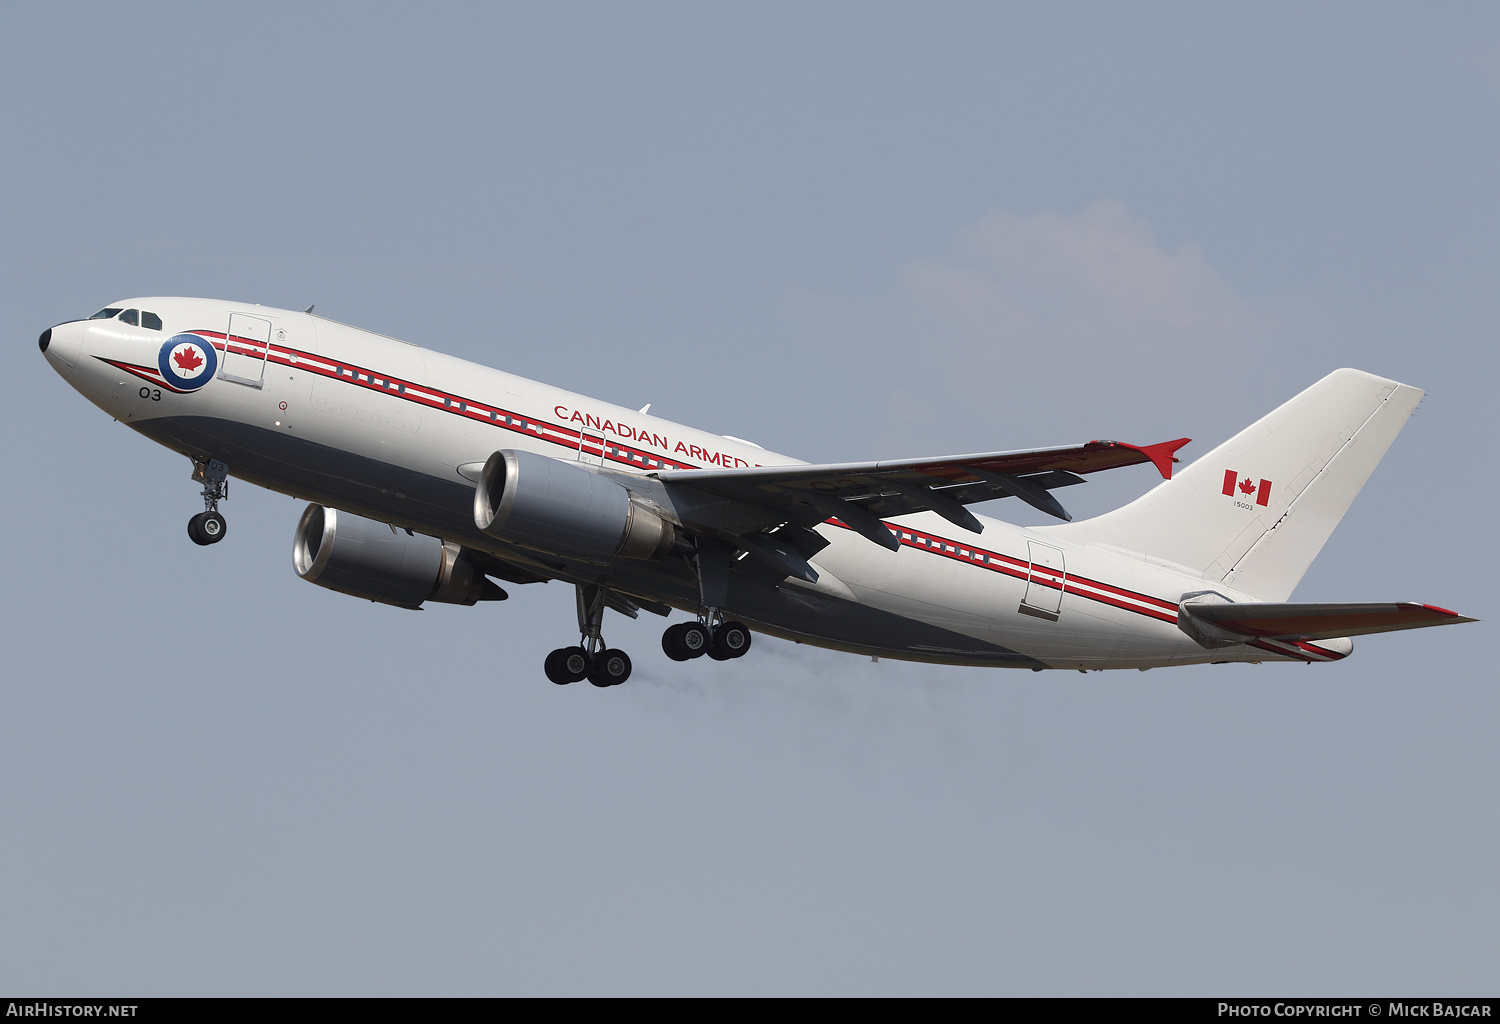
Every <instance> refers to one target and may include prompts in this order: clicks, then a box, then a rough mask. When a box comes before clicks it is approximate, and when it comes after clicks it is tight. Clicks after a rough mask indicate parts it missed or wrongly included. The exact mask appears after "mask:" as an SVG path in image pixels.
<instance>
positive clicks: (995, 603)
mask: <svg viewBox="0 0 1500 1024" xmlns="http://www.w3.org/2000/svg"><path fill="white" fill-rule="evenodd" d="M312 309H313V307H311V306H310V307H308V309H307V310H306V311H303V312H296V311H292V310H285V309H275V308H271V307H265V306H260V305H256V304H252V303H239V302H227V301H220V300H212V299H198V298H159V297H146V298H134V299H125V300H122V301H119V302H115V303H112V304H110V305H109V306H106V307H104V308H103V309H101V310H99V311H98V312H97V313H95V314H93V315H92V316H90V317H87V318H85V319H80V320H74V321H69V322H67V323H62V324H58V325H57V326H55V327H52V328H49V329H48V330H46V331H43V332H42V334H41V337H40V338H39V346H40V348H41V350H42V353H43V354H44V355H45V357H46V359H47V361H48V362H49V363H50V364H51V365H52V367H53V368H54V369H55V370H56V371H57V372H58V373H59V374H60V375H61V376H62V377H63V378H64V380H66V381H67V382H68V383H69V384H70V385H72V386H73V387H74V388H75V389H77V390H78V391H79V392H80V393H81V394H82V395H83V396H84V397H85V398H87V399H88V400H89V401H91V402H93V403H94V404H95V405H97V406H98V407H99V408H101V409H103V410H104V411H105V412H106V413H108V414H109V415H110V416H111V417H113V418H114V419H116V420H118V421H119V422H122V423H124V424H126V425H127V426H129V427H131V428H132V429H134V430H136V431H137V432H139V433H141V434H143V435H145V436H146V437H148V438H150V439H151V440H153V441H156V442H158V443H160V444H162V445H165V446H166V447H168V448H170V449H172V450H174V451H177V452H180V453H182V454H183V455H186V456H187V457H188V458H189V459H190V460H191V461H192V465H193V470H192V478H193V480H194V481H196V482H197V483H199V484H201V486H202V498H203V505H204V510H203V511H202V512H200V513H198V514H196V515H194V516H193V517H192V518H191V519H190V520H189V521H188V535H189V537H190V538H191V539H192V540H193V541H194V542H195V543H197V544H200V545H208V544H216V543H219V542H221V541H222V540H223V539H224V537H225V535H226V531H227V528H228V524H227V522H226V520H225V518H224V516H223V514H222V513H221V512H220V511H219V503H220V502H221V501H223V500H225V499H226V498H227V496H228V482H229V478H230V477H234V478H236V479H239V480H244V481H248V482H250V483H254V484H257V485H260V486H263V487H267V488H270V489H272V490H275V491H279V492H282V493H284V494H289V495H291V496H293V497H295V498H299V499H304V500H307V501H309V502H310V504H309V505H308V506H307V508H306V510H305V511H304V512H303V513H302V515H301V517H300V519H299V521H298V522H297V526H296V530H295V533H294V541H293V559H292V561H293V567H294V569H295V570H296V573H297V575H298V576H299V577H301V578H302V579H304V580H307V581H308V582H310V583H315V584H317V585H319V586H321V587H326V588H328V589H330V590H334V591H338V592H340V593H343V594H347V595H351V596H354V597H360V598H364V599H366V600H369V601H375V602H380V603H383V604H387V605H394V606H396V607H399V608H420V607H421V606H422V605H423V604H424V603H426V602H429V601H431V602H439V603H451V604H460V605H474V604H476V603H478V602H481V601H486V602H487V601H498V600H504V599H505V598H506V597H507V596H508V594H507V592H506V591H505V590H504V589H503V588H502V587H501V585H500V584H501V583H506V584H512V585H516V586H524V585H527V584H531V583H542V582H546V581H551V580H559V581H563V582H565V583H571V584H573V585H574V587H575V590H576V597H577V615H578V633H579V641H578V643H577V644H573V645H570V646H567V647H560V648H558V649H557V650H554V651H553V652H552V653H551V654H549V655H548V656H547V658H546V660H545V664H544V666H543V669H544V673H545V675H546V676H547V678H548V679H550V680H551V681H552V682H554V683H558V684H567V683H573V682H580V681H582V680H584V679H587V680H588V681H589V682H591V683H593V684H594V685H595V686H599V687H607V686H613V685H618V684H620V683H623V682H625V681H626V679H628V678H629V676H630V674H631V668H632V663H631V659H630V656H629V655H628V654H626V653H625V652H624V651H621V650H618V649H616V648H613V647H610V646H609V645H608V644H607V643H606V642H605V639H604V628H603V625H604V613H605V611H606V609H612V610H614V611H615V612H616V613H619V614H623V615H626V616H629V617H631V618H635V617H638V615H639V613H640V612H641V611H648V612H652V613H655V614H657V615H662V616H667V615H670V613H671V612H672V610H673V609H677V610H679V611H682V612H686V613H687V614H688V615H689V616H690V618H689V619H688V620H687V621H681V622H677V623H676V624H674V625H671V626H669V627H668V628H667V629H666V630H665V632H664V633H663V635H662V650H663V653H664V654H665V656H666V657H667V658H669V659H671V660H673V661H678V662H685V661H690V660H693V659H696V658H699V657H701V656H703V655H707V656H708V657H709V658H711V659H713V660H718V661H724V660H729V659H733V658H739V657H742V656H744V655H745V654H746V653H747V652H748V651H749V649H750V646H751V641H752V636H753V633H755V632H760V633H764V634H767V635H770V636H777V637H782V638H785V639H788V640H794V641H798V642H800V643H806V644H812V645H816V646H819V647H825V648H831V649H834V650H839V651H847V652H851V653H855V654H860V655H866V656H869V657H871V658H876V659H879V658H886V659H897V660H908V661H918V662H935V663H942V664H952V665H971V666H993V667H1003V668H1029V669H1032V670H1033V671H1042V670H1044V669H1076V670H1079V671H1085V672H1086V671H1090V670H1101V669H1127V668H1128V669H1141V670H1145V669H1149V668H1156V667H1163V666H1169V665H1191V664H1201V663H1215V664H1218V663H1228V662H1256V663H1259V662H1283V663H1305V664H1310V663H1314V662H1329V661H1338V660H1341V659H1342V658H1344V657H1346V656H1347V655H1348V654H1349V653H1350V652H1351V650H1352V649H1353V643H1352V641H1351V640H1350V637H1353V636H1358V635H1363V634H1369V633H1379V632H1386V631H1390V630H1399V629H1413V628H1418V627H1424V626H1435V625H1444V624H1449V623H1462V622H1473V621H1476V620H1474V619H1471V618H1468V617H1466V616H1463V615H1459V614H1458V613H1456V612H1452V611H1449V610H1447V609H1444V608H1440V607H1437V606H1435V605H1429V604H1422V603H1419V602H1365V603H1356V604H1328V603H1289V602H1288V598H1289V597H1290V596H1291V594H1292V590H1293V588H1294V587H1296V585H1297V583H1298V581H1300V580H1301V578H1302V576H1303V574H1304V573H1305V572H1306V571H1307V568H1308V566H1309V565H1311V563H1312V560H1313V558H1314V557H1315V556H1316V555H1317V554H1318V552H1319V550H1320V549H1321V548H1322V547H1323V544H1324V542H1325V541H1327V539H1328V537H1329V535H1330V533H1331V532H1332V530H1333V528H1334V527H1335V526H1336V525H1337V524H1338V522H1339V520H1340V519H1341V518H1342V517H1343V515H1344V513H1345V511H1346V510H1347V509H1348V507H1349V505H1350V503H1351V502H1352V501H1353V500H1354V497H1355V495H1357V494H1358V493H1359V490H1360V488H1361V487H1363V486H1364V483H1365V480H1366V479H1367V478H1368V477H1369V475H1370V473H1371V472H1372V471H1373V470H1374V468H1375V465H1376V463H1378V462H1379V461H1380V459H1381V457H1382V456H1383V455H1384V454H1385V452H1386V450H1387V449H1388V448H1389V447H1390V445H1391V443H1392V441H1394V439H1395V437H1396V434H1397V433H1399V432H1400V430H1401V428H1402V426H1403V425H1404V424H1405V422H1406V419H1407V417H1408V416H1409V415H1410V414H1411V412H1412V410H1413V409H1415V408H1416V405H1417V402H1418V401H1419V400H1420V399H1421V398H1422V394H1423V392H1422V391H1420V390H1418V389H1417V388H1414V387H1410V386H1408V385H1406V384H1401V383H1398V382H1396V381H1393V380H1386V379H1384V378H1382V377H1377V376H1375V375H1373V374H1370V373H1366V372H1363V371H1360V370H1354V369H1341V370H1335V371H1334V372H1332V373H1330V374H1329V375H1328V376H1326V377H1324V378H1323V379H1322V380H1319V381H1317V382H1316V383H1314V384H1313V385H1312V386H1311V387H1309V388H1307V389H1306V390H1305V391H1303V392H1302V393H1300V394H1298V395H1296V396H1295V397H1293V398H1292V399H1291V400H1289V401H1288V402H1286V403H1285V404H1283V405H1282V406H1280V407H1279V408H1277V409H1275V410H1273V411H1272V412H1270V413H1269V414H1268V415H1266V416H1265V417H1263V418H1262V419H1260V420H1258V421H1257V422H1255V423H1253V424H1251V425H1250V426H1249V427H1247V428H1245V429H1244V430H1242V431H1241V432H1240V433H1238V434H1236V435H1235V436H1234V437H1232V438H1230V439H1229V440H1227V441H1225V442H1224V443H1223V444H1221V445H1219V446H1218V447H1217V448H1215V449H1213V450H1212V451H1211V452H1209V453H1208V454H1206V455H1204V456H1203V457H1202V458H1200V459H1198V460H1197V461H1195V462H1193V463H1192V464H1191V465H1188V466H1187V467H1186V468H1185V469H1183V470H1181V471H1178V472H1174V468H1175V464H1176V463H1177V462H1178V461H1179V459H1178V457H1177V455H1176V453H1177V452H1178V451H1179V450H1180V449H1181V448H1182V447H1183V446H1184V445H1186V444H1187V443H1188V441H1189V439H1188V438H1178V439H1175V440H1170V441H1165V442H1160V443H1157V444H1150V445H1133V444H1126V443H1123V442H1119V441H1089V442H1086V443H1082V444H1073V445H1066V446H1063V447H1056V448H1039V449H1031V450H1022V451H1006V452H981V453H977V454H968V455H949V456H940V457H934V458H918V459H898V460H891V461H881V462H863V463H838V464H829V465H813V464H808V463H805V462H801V461H798V460H797V459H794V458H791V457H789V456H786V455H780V454H778V453H776V452H771V451H767V450H765V449H763V448H761V447H760V446H758V445H756V444H754V443H752V442H749V441H746V440H743V439H740V438H735V437H729V436H724V435H719V434H714V433H711V432H708V431H704V430H698V429H695V428H692V427H688V426H684V425H682V424H679V423H673V422H670V421H668V420H665V419H661V418H659V417H656V416H652V415H650V414H649V409H650V406H649V405H648V406H646V407H645V408H642V409H640V410H634V409H628V408H623V407H620V406H616V405H611V404H608V403H605V402H600V401H596V400H595V399H592V398H589V397H587V396H585V395H581V394H575V393H573V392H569V391H565V390H562V389H560V388H555V387H552V386H549V385H547V384H542V383H539V382H537V381H533V380H528V379H525V378H523V377H518V376H515V375H513V374H509V373H505V372H503V371H501V370H496V369H491V368H489V367H486V366H481V365H478V364H475V363H471V362H466V361H464V360H462V359H457V358H454V357H452V356H448V355H445V354H443V353H440V352H436V351H432V350H430V349H424V348H419V347H417V346H415V345H412V344H408V343H406V342H403V341H398V340H396V339H394V338H389V337H386V336H383V335H380V334H375V333H372V332H369V331H364V330H359V329H356V328H354V327H350V326H348V325H345V324H342V323H338V322H336V321H333V320H330V319H327V318H325V317H322V316H318V315H315V314H314V313H313V312H312ZM1148 464H1149V465H1151V466H1152V467H1154V468H1155V469H1156V471H1157V472H1158V473H1159V474H1160V476H1161V478H1162V479H1161V482H1160V483H1158V484H1157V485H1156V486H1155V487H1154V488H1152V489H1151V490H1149V491H1147V492H1146V493H1145V494H1143V495H1142V496H1141V497H1139V498H1137V499H1136V500H1134V501H1132V502H1130V503H1129V504H1126V505H1124V506H1122V507H1120V508H1118V509H1115V510H1113V511H1110V512H1107V513H1105V514H1103V515H1099V516H1096V517H1094V518H1091V519H1086V520H1083V521H1080V522H1073V521H1072V519H1071V516H1070V515H1069V514H1068V512H1067V511H1066V510H1065V509H1064V507H1063V506H1062V504H1061V503H1060V502H1059V500H1058V498H1057V496H1056V495H1055V494H1054V493H1053V492H1054V491H1058V490H1062V489H1064V488H1067V487H1071V486H1076V485H1078V484H1081V483H1084V482H1085V478H1086V477H1087V476H1088V475H1089V474H1092V473H1099V472H1104V471H1107V470H1113V469H1119V468H1122V467H1126V466H1134V465H1148ZM1001 498H1015V499H1018V500H1019V501H1022V502H1025V503H1026V504H1028V505H1031V506H1033V507H1035V508H1037V509H1039V510H1041V511H1043V512H1045V513H1048V514H1049V515H1051V516H1052V517H1054V518H1056V519H1057V520H1059V521H1058V522H1056V523H1053V524H1049V525H1045V526H1035V527H1029V528H1022V527H1019V526H1015V525H1012V524H1009V523H1006V522H1002V521H1000V520H997V519H993V518H989V517H986V516H979V515H975V514H974V513H973V512H972V511H970V509H969V508H968V506H969V505H971V504H973V503H976V502H982V501H991V500H995V499H1001ZM497 581H498V582H497Z"/></svg>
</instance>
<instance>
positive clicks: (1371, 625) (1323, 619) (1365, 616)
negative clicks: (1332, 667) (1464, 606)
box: [1183, 601, 1478, 640]
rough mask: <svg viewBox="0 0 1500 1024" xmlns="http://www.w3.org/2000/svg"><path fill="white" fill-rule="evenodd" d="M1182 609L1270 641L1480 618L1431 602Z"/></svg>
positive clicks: (1192, 605) (1196, 606) (1191, 604)
mask: <svg viewBox="0 0 1500 1024" xmlns="http://www.w3.org/2000/svg"><path fill="white" fill-rule="evenodd" d="M1183 609H1184V610H1185V611H1187V613H1188V614H1190V615H1191V616H1193V618H1195V619H1201V620H1203V621H1205V622H1210V623H1212V624H1213V625H1215V626H1218V627H1219V628H1220V629H1227V630H1229V631H1231V632H1234V633H1239V634H1242V635H1244V636H1252V637H1259V638H1261V639H1265V640H1329V639H1332V638H1334V637H1344V636H1361V635H1363V634H1366V633H1388V632H1390V631H1392V630H1396V629H1419V628H1421V627H1423V626H1443V625H1447V624H1449V623H1454V622H1477V621H1478V620H1477V619H1471V618H1469V617H1468V616H1466V615H1460V614H1458V613H1457V612H1450V611H1449V610H1448V609H1446V608H1439V607H1437V606H1436V605H1430V604H1415V603H1411V602H1397V603H1394V604H1198V603H1196V602H1192V601H1189V602H1187V603H1186V604H1184V605H1183Z"/></svg>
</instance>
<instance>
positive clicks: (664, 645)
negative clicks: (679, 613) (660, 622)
mask: <svg viewBox="0 0 1500 1024" xmlns="http://www.w3.org/2000/svg"><path fill="white" fill-rule="evenodd" d="M715 618H717V615H710V617H709V622H712V621H713V619H715ZM661 649H662V650H663V651H664V652H665V653H666V655H667V657H669V658H671V659H672V660H673V661H691V660H692V659H693V658H701V657H702V656H703V655H705V654H706V655H708V656H709V657H710V658H712V659H714V660H715V661H729V660H730V659H731V658H742V657H744V656H745V653H746V652H747V651H749V650H750V629H749V627H747V626H746V625H745V624H744V623H743V622H735V621H734V620H733V619H731V620H729V621H728V622H723V621H720V622H719V623H718V624H717V625H713V626H710V625H709V623H707V622H702V621H699V622H679V623H677V624H676V625H675V626H668V627H667V631H666V632H665V633H663V634H662V635H661Z"/></svg>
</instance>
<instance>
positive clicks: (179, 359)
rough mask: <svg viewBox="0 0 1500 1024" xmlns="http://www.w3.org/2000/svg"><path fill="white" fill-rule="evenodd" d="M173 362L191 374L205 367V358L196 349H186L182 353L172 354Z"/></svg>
mask: <svg viewBox="0 0 1500 1024" xmlns="http://www.w3.org/2000/svg"><path fill="white" fill-rule="evenodd" d="M172 362H174V363H176V364H177V365H178V366H179V367H181V368H182V369H184V370H186V371H188V372H189V373H192V372H193V371H194V370H196V369H197V368H198V367H200V366H202V365H203V357H202V356H200V355H199V354H198V351H197V350H196V349H192V348H185V349H183V350H182V351H181V352H173V353H172Z"/></svg>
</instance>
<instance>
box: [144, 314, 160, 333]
mask: <svg viewBox="0 0 1500 1024" xmlns="http://www.w3.org/2000/svg"><path fill="white" fill-rule="evenodd" d="M141 326H142V327H149V328H150V329H151V330H153V331H159V330H161V317H159V316H157V315H156V314H155V313H147V312H146V311H145V310H144V309H143V310H141Z"/></svg>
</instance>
